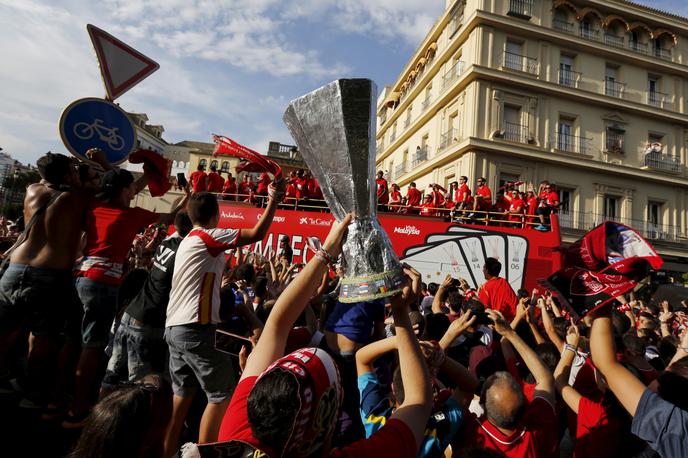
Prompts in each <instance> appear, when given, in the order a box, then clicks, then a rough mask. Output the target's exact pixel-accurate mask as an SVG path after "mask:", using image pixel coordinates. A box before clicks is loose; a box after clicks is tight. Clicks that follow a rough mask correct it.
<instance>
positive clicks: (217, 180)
mask: <svg viewBox="0 0 688 458" xmlns="http://www.w3.org/2000/svg"><path fill="white" fill-rule="evenodd" d="M224 184H225V179H224V178H222V177H221V176H220V174H219V173H217V172H210V173H209V174H208V192H221V191H222V186H223V185H224Z"/></svg>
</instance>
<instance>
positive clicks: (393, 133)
mask: <svg viewBox="0 0 688 458" xmlns="http://www.w3.org/2000/svg"><path fill="white" fill-rule="evenodd" d="M396 138H397V132H396V131H395V130H393V131H392V133H391V134H389V142H390V143H392V142H393V141H394V140H396Z"/></svg>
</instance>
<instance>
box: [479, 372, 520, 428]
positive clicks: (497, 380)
mask: <svg viewBox="0 0 688 458" xmlns="http://www.w3.org/2000/svg"><path fill="white" fill-rule="evenodd" d="M483 402H484V403H485V414H486V415H487V418H488V420H490V422H491V423H492V424H493V425H495V426H497V427H498V428H505V429H514V428H516V426H517V425H518V422H519V421H520V420H521V417H522V416H523V412H524V411H525V408H526V399H525V396H524V395H523V390H522V389H521V386H520V385H519V384H518V382H517V381H516V380H515V379H514V378H513V377H512V376H511V374H509V373H508V372H504V371H500V372H495V373H494V374H493V375H491V376H490V377H489V378H488V379H487V380H486V381H485V385H484V386H483Z"/></svg>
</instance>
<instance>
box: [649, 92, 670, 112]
mask: <svg viewBox="0 0 688 458" xmlns="http://www.w3.org/2000/svg"><path fill="white" fill-rule="evenodd" d="M670 100H671V98H670V96H669V94H665V93H663V92H659V91H648V93H647V104H648V105H652V106H653V107H658V108H669V107H670V106H671V103H670Z"/></svg>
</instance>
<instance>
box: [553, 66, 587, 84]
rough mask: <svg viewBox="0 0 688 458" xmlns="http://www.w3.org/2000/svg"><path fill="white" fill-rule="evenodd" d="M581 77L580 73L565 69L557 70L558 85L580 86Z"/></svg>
mask: <svg viewBox="0 0 688 458" xmlns="http://www.w3.org/2000/svg"><path fill="white" fill-rule="evenodd" d="M582 76H583V74H582V73H580V72H574V71H573V70H568V69H566V68H560V69H559V84H561V85H562V86H568V87H578V85H579V84H580V80H581V77H582Z"/></svg>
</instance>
